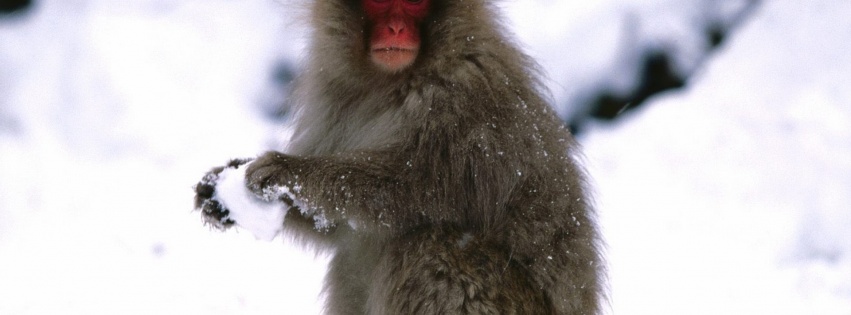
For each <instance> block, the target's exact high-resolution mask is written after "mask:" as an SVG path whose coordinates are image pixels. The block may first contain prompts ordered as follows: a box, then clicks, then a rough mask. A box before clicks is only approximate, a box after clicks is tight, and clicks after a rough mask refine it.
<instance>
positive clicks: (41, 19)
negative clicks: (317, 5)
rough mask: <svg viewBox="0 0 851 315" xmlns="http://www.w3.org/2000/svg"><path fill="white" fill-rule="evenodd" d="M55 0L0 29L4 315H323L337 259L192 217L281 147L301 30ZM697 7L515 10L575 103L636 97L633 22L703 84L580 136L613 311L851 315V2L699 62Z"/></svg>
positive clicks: (224, 16) (527, 4)
mask: <svg viewBox="0 0 851 315" xmlns="http://www.w3.org/2000/svg"><path fill="white" fill-rule="evenodd" d="M728 1H730V3H732V2H736V1H733V0H728ZM39 3H40V6H39V7H38V8H37V10H35V11H34V12H31V13H32V14H31V15H30V16H23V17H17V18H15V19H11V20H9V19H7V20H0V314H115V313H120V314H315V313H317V312H318V311H319V305H320V303H321V301H317V298H316V297H317V295H318V293H319V290H320V281H321V277H322V274H323V273H324V258H323V257H319V258H316V259H314V257H312V256H311V255H309V254H307V253H305V252H303V251H301V250H300V249H298V248H294V247H292V246H290V245H289V244H286V243H284V242H280V241H273V242H258V241H255V240H254V237H253V236H251V235H249V233H237V232H236V231H230V232H228V233H225V234H222V233H216V232H213V231H210V230H209V229H207V228H204V227H202V225H201V220H200V216H199V215H198V214H197V213H192V212H190V209H191V206H192V192H191V186H192V185H193V184H194V183H195V182H197V181H198V180H199V179H200V177H201V175H203V173H204V172H205V171H206V170H207V169H208V168H209V167H210V166H214V165H220V164H222V163H224V162H226V161H227V159H229V158H231V157H243V156H251V155H254V154H256V153H258V152H261V151H262V150H264V149H265V148H268V147H270V146H274V145H276V144H275V143H276V140H275V139H279V138H281V136H279V134H280V133H285V128H283V127H282V126H276V125H275V123H273V122H271V121H269V120H267V119H265V118H264V117H263V115H262V114H261V112H262V110H261V109H262V108H264V106H268V104H269V103H271V102H274V101H276V97H278V95H279V94H277V93H274V87H273V86H271V85H270V84H271V83H269V82H270V80H269V77H270V76H271V75H273V74H272V72H271V70H270V69H272V68H273V67H274V65H275V64H277V63H278V62H280V61H289V62H291V61H293V60H295V59H296V58H297V57H298V55H299V51H300V48H301V47H302V45H303V44H302V42H303V41H302V39H301V38H300V36H301V35H300V34H302V31H303V29H302V28H301V26H300V25H299V23H298V22H295V21H296V20H297V19H296V18H295V17H296V16H298V15H300V14H302V13H303V11H302V10H301V9H300V8H298V6H297V5H295V4H294V3H293V2H292V1H291V0H279V1H278V2H275V1H273V0H245V1H228V0H182V1H163V0H129V1H122V2H120V4H117V3H118V2H115V1H107V0H63V1H60V0H45V1H41V2H39ZM698 3H704V2H701V1H698V0H694V1H692V2H682V1H673V0H669V1H665V0H655V1H615V0H611V1H607V0H596V1H565V2H558V1H545V0H516V1H508V2H507V3H506V4H504V6H505V7H506V8H507V9H508V10H509V12H508V13H509V14H508V17H509V18H510V23H511V25H514V26H515V27H516V32H517V34H518V35H519V36H520V38H521V40H522V41H523V42H526V43H528V49H529V51H530V53H532V54H533V55H535V56H537V57H539V58H541V60H542V63H543V64H544V65H545V67H546V69H547V71H548V72H549V73H550V77H551V78H552V86H553V89H554V96H555V97H556V99H557V101H559V102H561V103H570V102H571V100H573V99H575V98H577V97H580V96H581V94H582V89H583V88H586V86H588V85H595V84H604V85H617V84H624V85H629V84H631V83H630V82H629V81H630V79H629V78H630V76H629V75H624V73H629V71H631V70H630V68H628V67H626V66H625V65H624V63H625V61H624V60H628V59H629V58H628V57H623V56H630V55H635V54H636V52H635V51H634V49H640V48H634V49H625V48H623V47H632V46H628V45H623V44H619V41H621V40H623V39H624V38H625V37H624V36H622V33H621V32H622V31H623V25H624V24H623V23H621V22H619V21H621V20H623V19H627V18H633V15H635V16H638V17H639V18H637V19H638V20H642V18H641V17H644V19H645V20H647V17H648V16H652V17H653V19H650V20H652V21H655V22H656V23H658V24H653V23H650V24H649V25H650V26H647V27H646V28H643V30H645V31H643V32H638V33H636V34H647V35H646V36H645V35H640V36H639V38H643V39H641V40H640V41H641V43H644V44H643V45H636V46H646V45H654V44H658V42H656V41H658V40H659V39H660V38H662V39H666V40H668V41H669V42H673V43H676V44H677V45H678V46H676V47H680V48H678V49H680V50H681V51H682V52H683V53H682V54H681V55H679V56H681V57H682V58H681V59H680V60H681V66H682V67H684V68H685V69H686V71H689V72H691V71H694V72H695V73H696V75H695V76H693V77H692V78H691V79H690V81H689V84H688V86H687V88H685V89H683V90H679V91H676V92H672V93H668V94H665V95H662V96H659V97H657V98H654V99H652V100H651V103H650V104H648V105H647V106H646V107H644V108H643V109H641V110H639V111H636V112H632V113H630V114H629V115H628V116H627V117H625V118H624V119H622V121H621V122H620V123H619V124H617V125H595V126H592V128H591V129H590V130H588V132H586V136H585V137H584V138H582V139H581V140H582V142H583V144H584V146H585V149H586V150H585V151H586V156H587V165H588V167H589V170H590V172H591V174H592V176H593V177H594V180H595V182H596V184H597V200H598V204H599V208H600V214H601V219H602V222H601V223H602V226H603V229H604V234H605V237H606V239H607V241H608V244H609V250H608V254H609V261H610V277H611V288H612V290H611V305H612V310H611V313H612V314H825V315H833V314H837V315H849V314H851V229H849V227H851V206H849V205H851V89H849V88H848V87H849V86H851V53H848V51H849V50H851V20H849V19H848V18H847V14H848V12H851V2H848V1H844V0H832V1H830V0H813V1H806V2H801V1H781V0H773V1H764V2H763V5H762V6H761V7H760V8H759V9H758V10H757V11H756V12H755V15H754V16H752V17H751V19H750V20H748V21H747V22H746V23H745V24H744V25H742V26H741V28H740V29H738V31H737V32H735V33H733V36H732V37H731V38H730V39H729V40H728V41H727V42H726V43H725V45H724V47H723V49H722V50H721V51H720V52H718V53H717V54H715V55H712V56H711V59H710V60H708V61H707V62H706V63H705V64H704V66H703V67H696V66H695V65H694V64H692V63H690V60H691V61H692V62H693V61H694V60H695V59H696V57H694V56H695V53H694V51H700V49H701V48H700V45H699V44H697V43H698V42H697V41H695V40H694V39H693V38H692V37H693V36H692V34H693V33H692V32H690V31H689V30H688V29H683V28H678V27H676V26H678V25H679V26H682V25H681V24H678V23H681V21H682V20H683V16H686V17H687V16H689V14H691V13H689V12H692V13H693V11H694V10H697V9H701V8H703V7H701V6H699V5H697V4H698ZM706 3H709V2H706ZM606 22H612V23H606ZM541 25H544V26H548V27H544V28H543V29H545V30H547V32H548V33H543V34H542V33H540V32H539V31H538V30H539V29H542V28H540V27H539V26H541ZM630 25H631V24H630ZM641 25H647V24H641ZM665 30H670V32H665ZM660 34H661V35H660ZM641 36H644V37H641ZM689 56H691V57H689ZM697 59H699V58H697ZM583 84H584V85H583ZM560 110H561V112H562V113H565V112H567V111H569V109H565V108H561V109H560Z"/></svg>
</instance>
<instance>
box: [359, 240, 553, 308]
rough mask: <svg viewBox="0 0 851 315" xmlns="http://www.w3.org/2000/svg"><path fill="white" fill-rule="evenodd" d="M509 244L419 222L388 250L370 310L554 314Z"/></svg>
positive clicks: (381, 264)
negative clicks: (513, 254) (503, 244)
mask: <svg viewBox="0 0 851 315" xmlns="http://www.w3.org/2000/svg"><path fill="white" fill-rule="evenodd" d="M506 248H507V247H505V246H500V245H499V244H497V243H493V242H491V241H489V240H488V239H487V238H486V236H483V235H481V234H477V233H475V232H466V231H464V230H461V229H457V228H454V227H449V226H430V227H420V228H419V229H417V230H416V231H414V232H412V233H409V234H407V235H406V236H404V237H401V238H399V239H397V240H395V241H394V242H392V243H391V244H389V245H388V246H387V248H386V250H385V251H384V252H383V254H382V256H381V259H380V263H379V265H378V268H376V269H375V278H374V280H373V285H372V291H371V292H370V297H369V301H368V310H369V312H368V314H388V315H389V314H423V315H425V314H554V312H553V309H552V305H551V303H550V301H549V298H548V297H547V296H546V294H545V293H544V290H543V289H542V288H537V287H535V286H534V285H532V281H531V279H530V277H529V275H528V274H527V272H526V271H525V270H524V268H523V267H522V266H521V264H520V263H519V262H516V261H513V260H512V254H511V252H510V251H508V250H507V249H506Z"/></svg>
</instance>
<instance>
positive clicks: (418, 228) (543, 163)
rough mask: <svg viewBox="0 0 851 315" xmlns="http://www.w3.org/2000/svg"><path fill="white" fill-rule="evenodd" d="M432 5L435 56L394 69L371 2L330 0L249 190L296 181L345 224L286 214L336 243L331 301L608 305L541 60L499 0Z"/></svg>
mask: <svg viewBox="0 0 851 315" xmlns="http://www.w3.org/2000/svg"><path fill="white" fill-rule="evenodd" d="M433 4H434V7H433V11H432V14H431V17H430V18H429V19H428V20H427V21H426V22H424V25H423V26H422V28H423V34H422V37H423V41H424V45H423V47H422V50H421V52H420V53H421V55H420V56H419V57H418V59H417V61H416V62H415V63H414V65H413V66H412V67H410V68H408V69H406V70H404V71H401V72H399V73H393V74H390V73H384V72H381V71H378V70H376V69H374V67H373V66H372V65H371V64H370V63H369V58H368V56H367V50H366V39H365V38H364V35H363V32H362V31H363V30H365V28H364V27H365V25H364V23H365V22H364V19H363V16H362V13H361V11H360V8H359V1H351V0H316V1H315V3H314V4H313V6H314V7H313V10H312V12H313V15H312V16H311V18H312V25H313V27H314V29H313V32H314V33H313V36H312V38H313V41H312V43H311V46H310V51H309V54H308V55H309V56H310V57H309V60H308V61H307V67H306V69H305V71H304V73H303V75H302V77H301V78H300V80H299V81H298V85H297V88H296V90H295V93H294V94H295V97H296V101H295V104H294V105H295V106H296V108H297V112H296V115H297V116H296V119H297V120H296V132H295V135H294V138H293V140H292V143H291V145H290V147H289V148H288V151H287V154H283V153H278V152H269V153H267V154H265V155H262V156H261V157H259V158H258V159H257V160H255V161H254V162H253V163H251V164H250V165H249V169H248V170H247V180H248V185H249V188H250V189H251V190H253V191H254V192H256V193H258V194H261V193H262V191H263V189H264V188H267V187H270V186H278V185H283V186H288V187H290V188H294V187H296V186H298V187H299V188H300V189H293V191H295V192H296V198H297V199H300V200H301V201H303V202H304V203H305V204H307V205H308V207H309V208H310V209H311V210H312V211H315V214H319V215H322V216H324V217H325V218H327V219H330V220H331V221H332V222H334V224H335V225H334V226H333V227H330V228H327V229H320V230H317V229H316V228H315V226H314V222H313V219H312V218H313V216H304V215H302V214H301V212H299V211H290V212H289V214H288V215H287V220H286V223H285V225H286V227H285V228H286V229H285V230H286V231H287V232H288V233H290V234H291V235H293V236H294V237H295V238H297V239H300V240H302V241H303V242H305V243H306V244H308V245H311V246H314V247H316V248H317V249H319V250H328V251H331V252H332V253H333V258H332V260H331V264H330V269H329V272H328V275H327V279H326V289H325V290H326V294H327V296H328V305H327V308H326V311H327V312H328V313H329V314H589V315H590V314H598V313H599V311H600V303H601V302H600V301H601V299H602V296H603V293H602V291H603V290H602V286H603V285H602V278H603V272H602V265H603V263H602V258H601V254H600V250H599V244H600V240H599V235H598V232H597V228H596V225H595V223H594V215H593V211H592V208H591V207H590V205H589V200H588V194H587V192H586V188H585V180H584V177H585V175H584V174H583V171H582V170H581V168H580V167H579V166H578V165H577V161H576V157H575V156H576V155H577V154H578V152H577V144H576V143H575V142H574V140H573V139H572V137H571V136H570V134H569V133H568V131H566V130H565V128H564V127H563V125H562V123H561V121H560V120H559V119H557V117H556V116H555V114H554V113H553V112H552V110H551V109H550V107H549V105H548V104H547V98H546V92H545V91H544V89H543V88H542V85H541V84H540V82H539V81H538V79H537V78H538V77H539V76H540V75H539V72H538V71H537V70H536V67H535V65H534V63H533V62H532V61H531V60H530V59H529V58H528V57H527V56H525V55H523V54H522V53H521V52H520V51H519V50H518V49H517V48H516V45H514V44H513V42H512V41H511V40H510V39H509V38H508V37H507V36H506V35H505V34H506V31H505V30H503V27H502V25H501V23H500V22H499V19H498V17H497V16H496V15H495V11H494V10H493V4H492V3H491V2H489V1H486V0H433ZM202 199H203V198H202ZM225 211H226V210H225Z"/></svg>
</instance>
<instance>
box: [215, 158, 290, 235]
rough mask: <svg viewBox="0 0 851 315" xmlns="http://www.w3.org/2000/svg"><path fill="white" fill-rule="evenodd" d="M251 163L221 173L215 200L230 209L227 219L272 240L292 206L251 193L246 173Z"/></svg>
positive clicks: (217, 182) (229, 168) (226, 169)
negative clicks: (246, 182)
mask: <svg viewBox="0 0 851 315" xmlns="http://www.w3.org/2000/svg"><path fill="white" fill-rule="evenodd" d="M249 164H250V163H249ZM249 164H245V165H241V166H239V167H237V168H231V167H228V168H225V169H224V170H222V172H221V173H219V174H218V180H217V181H216V192H215V194H214V195H213V199H214V200H218V201H219V202H220V203H221V204H222V206H224V207H225V208H226V209H228V211H229V212H228V215H227V217H226V219H231V220H233V221H234V222H236V225H238V226H240V227H242V228H244V229H246V230H248V231H250V232H251V234H254V236H255V237H257V239H261V240H266V241H271V240H272V239H274V238H275V236H277V235H278V234H279V233H280V232H281V229H282V228H283V224H284V216H285V215H286V214H287V211H289V206H288V205H286V204H285V203H284V202H282V201H279V200H278V199H277V198H274V199H270V200H263V199H260V198H258V197H257V196H255V195H254V193H252V192H251V191H250V190H248V188H247V187H246V186H245V170H246V169H247V168H248V165H249Z"/></svg>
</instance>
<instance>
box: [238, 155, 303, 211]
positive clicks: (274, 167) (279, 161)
mask: <svg viewBox="0 0 851 315" xmlns="http://www.w3.org/2000/svg"><path fill="white" fill-rule="evenodd" d="M291 160H292V158H291V157H289V156H287V155H285V154H283V153H279V152H274V151H270V152H266V153H264V154H263V155H261V156H260V157H258V158H257V159H255V160H254V161H252V162H251V164H249V165H248V168H247V169H246V170H245V185H246V186H247V187H248V190H250V191H251V192H252V193H254V194H255V195H256V196H257V197H259V198H261V199H263V200H266V201H273V200H281V201H284V202H286V203H287V204H290V205H291V204H292V200H289V199H290V198H289V196H288V194H287V193H285V192H283V191H282V189H284V190H286V191H287V192H289V191H288V187H287V186H291V185H293V184H294V183H291V182H289V181H290V179H289V178H287V177H288V176H287V175H288V174H289V172H288V171H289V167H290V163H289V162H290V161H291Z"/></svg>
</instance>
